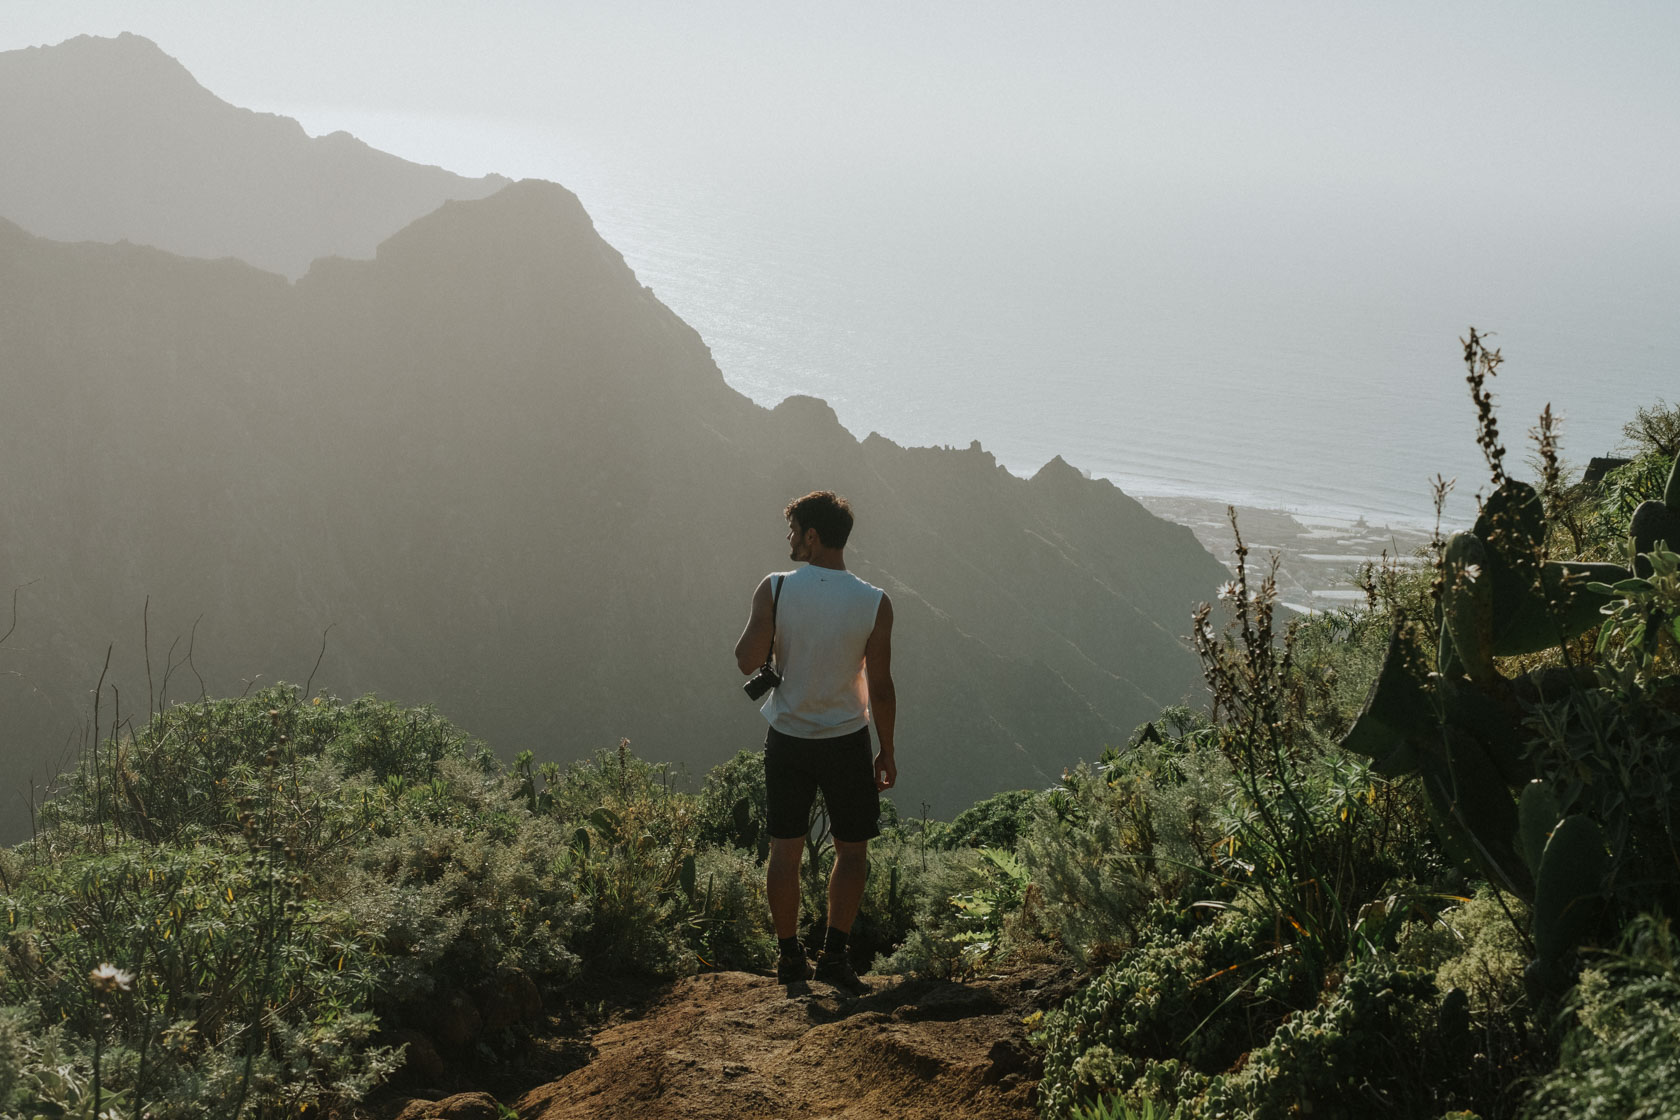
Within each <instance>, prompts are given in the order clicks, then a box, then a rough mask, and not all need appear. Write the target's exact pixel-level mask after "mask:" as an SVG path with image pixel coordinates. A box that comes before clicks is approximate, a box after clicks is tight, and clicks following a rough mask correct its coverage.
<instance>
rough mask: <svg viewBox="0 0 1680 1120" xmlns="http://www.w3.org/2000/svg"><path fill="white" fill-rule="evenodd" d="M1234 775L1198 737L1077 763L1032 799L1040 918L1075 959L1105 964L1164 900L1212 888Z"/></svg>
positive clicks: (1026, 848) (1032, 856)
mask: <svg viewBox="0 0 1680 1120" xmlns="http://www.w3.org/2000/svg"><path fill="white" fill-rule="evenodd" d="M1229 773H1230V768H1229V766H1228V764H1227V763H1226V761H1225V759H1224V757H1223V756H1222V755H1221V754H1220V753H1219V752H1218V751H1217V750H1214V749H1213V748H1212V747H1211V746H1209V745H1208V744H1207V742H1206V741H1205V736H1202V735H1197V736H1191V737H1188V738H1186V739H1184V740H1181V741H1178V742H1173V743H1164V744H1162V743H1156V744H1149V745H1145V746H1139V747H1135V748H1133V749H1132V750H1130V751H1128V752H1127V753H1126V754H1124V755H1121V756H1119V757H1118V758H1114V759H1111V761H1109V762H1107V763H1102V764H1099V765H1098V766H1097V767H1090V766H1084V765H1081V766H1079V767H1076V768H1075V769H1074V770H1072V771H1070V772H1069V773H1068V774H1066V775H1064V784H1063V785H1062V786H1061V787H1060V788H1058V789H1054V790H1051V791H1050V792H1048V793H1046V794H1044V795H1042V796H1040V797H1038V798H1036V799H1035V801H1034V802H1033V818H1032V822H1031V825H1030V826H1029V828H1028V829H1027V833H1026V836H1025V838H1024V839H1023V840H1022V843H1021V856H1022V859H1023V862H1024V863H1025V865H1026V867H1027V869H1028V871H1029V873H1030V875H1031V878H1032V882H1033V884H1034V887H1035V889H1036V891H1037V892H1038V894H1039V897H1040V899H1041V901H1042V904H1043V918H1044V921H1045V922H1046V924H1048V925H1049V926H1050V928H1051V929H1053V930H1054V931H1055V932H1056V934H1057V936H1058V937H1059V938H1060V940H1061V942H1062V944H1063V945H1064V946H1065V947H1066V948H1067V949H1068V951H1069V952H1071V953H1072V954H1073V955H1074V956H1075V957H1076V958H1077V959H1079V960H1080V961H1082V962H1086V963H1089V964H1093V965H1097V966H1100V965H1102V964H1104V963H1106V962H1107V961H1109V960H1112V959H1114V957H1115V955H1116V954H1117V953H1119V952H1120V951H1122V950H1124V949H1125V948H1126V947H1127V946H1129V945H1133V944H1136V943H1137V942H1138V940H1139V939H1140V938H1141V937H1142V936H1143V935H1144V934H1145V932H1146V924H1147V920H1148V917H1149V915H1150V913H1151V910H1150V907H1151V905H1152V904H1153V903H1154V902H1156V901H1158V900H1160V899H1163V898H1177V897H1178V896H1179V895H1180V894H1182V893H1183V892H1184V891H1186V890H1187V889H1189V888H1191V887H1192V886H1194V887H1195V888H1196V889H1197V890H1200V891H1206V892H1208V893H1214V892H1213V886H1212V883H1213V880H1214V878H1215V876H1213V875H1212V874H1211V873H1210V871H1209V870H1208V867H1207V865H1208V861H1209V859H1210V858H1211V852H1212V848H1213V846H1214V841H1215V840H1216V839H1217V838H1218V837H1219V835H1220V832H1219V830H1218V828H1217V827H1216V825H1215V823H1214V820H1213V814H1214V811H1215V807H1216V806H1218V805H1220V804H1222V803H1223V802H1224V801H1225V800H1227V798H1228V796H1229V794H1228V791H1227V786H1228V782H1229Z"/></svg>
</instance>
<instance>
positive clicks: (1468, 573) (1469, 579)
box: [1459, 564, 1482, 583]
mask: <svg viewBox="0 0 1680 1120" xmlns="http://www.w3.org/2000/svg"><path fill="white" fill-rule="evenodd" d="M1459 571H1460V572H1461V573H1463V575H1464V582H1465V583H1475V582H1476V581H1477V580H1479V579H1481V578H1482V566H1481V565H1480V564H1466V565H1464V567H1462V568H1460V569H1459Z"/></svg>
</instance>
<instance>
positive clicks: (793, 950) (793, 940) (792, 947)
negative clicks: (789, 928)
mask: <svg viewBox="0 0 1680 1120" xmlns="http://www.w3.org/2000/svg"><path fill="white" fill-rule="evenodd" d="M776 944H778V945H780V946H781V947H782V956H784V957H803V956H804V955H805V950H804V948H803V947H801V946H800V944H799V938H797V937H778V938H776Z"/></svg>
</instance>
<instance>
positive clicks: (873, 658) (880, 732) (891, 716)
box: [863, 594, 898, 790]
mask: <svg viewBox="0 0 1680 1120" xmlns="http://www.w3.org/2000/svg"><path fill="white" fill-rule="evenodd" d="M892 624H893V609H892V600H891V599H889V598H887V597H886V595H885V594H882V596H881V605H880V607H878V608H877V609H876V612H875V629H873V630H871V631H870V632H869V641H868V642H866V643H865V644H864V647H863V677H864V680H865V681H866V682H867V683H868V685H869V715H870V718H871V719H873V720H874V721H875V737H876V738H877V739H879V740H880V742H881V750H880V753H878V754H877V755H876V756H875V788H877V789H883V790H885V789H891V788H892V787H893V784H894V783H895V782H897V781H898V760H897V758H896V756H895V753H894V751H895V744H894V743H893V725H894V724H895V723H896V722H897V721H898V691H897V689H895V688H894V687H893V679H892Z"/></svg>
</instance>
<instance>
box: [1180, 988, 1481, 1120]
mask: <svg viewBox="0 0 1680 1120" xmlns="http://www.w3.org/2000/svg"><path fill="white" fill-rule="evenodd" d="M1437 1004H1438V993H1437V991H1436V988H1435V981H1434V979H1433V978H1432V977H1430V975H1429V974H1428V973H1426V972H1411V971H1406V970H1403V969H1399V968H1396V967H1395V966H1394V965H1393V964H1392V963H1390V962H1383V961H1369V962H1365V963H1362V964H1358V965H1355V966H1354V967H1353V968H1352V969H1351V970H1349V972H1348V973H1347V975H1346V976H1344V977H1343V978H1342V981H1341V983H1340V984H1339V985H1337V987H1336V988H1335V989H1334V991H1333V992H1331V993H1329V994H1328V995H1327V996H1326V998H1325V999H1324V1000H1323V1002H1322V1003H1321V1004H1320V1005H1319V1006H1318V1007H1316V1008H1313V1009H1311V1010H1309V1011H1301V1012H1296V1013H1295V1014H1294V1015H1292V1016H1290V1017H1289V1018H1288V1019H1287V1020H1285V1021H1284V1023H1283V1024H1282V1025H1281V1026H1279V1027H1278V1029H1277V1031H1276V1032H1275V1033H1274V1034H1273V1035H1272V1038H1271V1041H1269V1042H1268V1043H1266V1045H1264V1046H1262V1047H1260V1048H1258V1049H1256V1050H1253V1051H1251V1052H1250V1053H1249V1055H1248V1059H1247V1061H1246V1062H1245V1063H1244V1065H1243V1067H1242V1069H1241V1071H1240V1072H1238V1073H1234V1074H1229V1075H1226V1076H1222V1077H1218V1078H1215V1079H1214V1080H1213V1082H1212V1084H1210V1085H1209V1087H1208V1090H1207V1093H1206V1095H1205V1096H1204V1098H1203V1100H1202V1102H1201V1112H1202V1114H1203V1115H1206V1116H1242V1117H1250V1118H1252V1120H1284V1118H1286V1117H1295V1116H1300V1115H1305V1114H1309V1113H1310V1114H1312V1115H1315V1116H1354V1115H1358V1114H1360V1113H1361V1112H1367V1111H1372V1112H1381V1113H1383V1114H1390V1115H1399V1116H1438V1115H1440V1114H1441V1113H1442V1112H1443V1111H1445V1110H1446V1108H1448V1107H1450V1106H1451V1105H1452V1103H1453V1102H1452V1099H1451V1097H1450V1096H1449V1095H1448V1093H1447V1091H1446V1083H1447V1081H1448V1077H1447V1076H1445V1075H1446V1074H1447V1072H1448V1070H1447V1068H1444V1063H1443V1055H1447V1056H1448V1057H1449V1059H1452V1058H1456V1059H1457V1060H1456V1061H1454V1062H1453V1063H1452V1064H1453V1065H1457V1064H1461V1063H1462V1061H1463V1057H1460V1056H1459V1055H1458V1054H1455V1053H1451V1052H1452V1051H1453V1050H1454V1049H1455V1048H1459V1049H1462V1047H1464V1046H1466V1045H1467V1044H1468V1041H1469V1040H1468V1038H1465V1037H1448V1038H1443V1037H1440V1036H1439V1034H1438V1032H1437V1025H1438V1023H1439V1021H1440V1014H1439V1010H1438V1007H1437ZM1465 1056H1467V1055H1465ZM1443 1098H1445V1099H1443Z"/></svg>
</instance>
